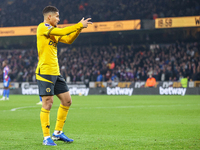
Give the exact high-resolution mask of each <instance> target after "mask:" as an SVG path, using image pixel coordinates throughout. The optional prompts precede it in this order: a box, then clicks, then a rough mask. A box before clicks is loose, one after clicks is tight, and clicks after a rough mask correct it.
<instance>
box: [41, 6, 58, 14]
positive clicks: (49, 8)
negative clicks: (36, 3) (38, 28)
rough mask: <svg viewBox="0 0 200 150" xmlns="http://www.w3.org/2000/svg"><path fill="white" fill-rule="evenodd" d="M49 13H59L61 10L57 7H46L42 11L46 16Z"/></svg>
mask: <svg viewBox="0 0 200 150" xmlns="http://www.w3.org/2000/svg"><path fill="white" fill-rule="evenodd" d="M49 12H59V10H58V9H57V8H56V7H55V6H46V7H45V8H44V9H43V11H42V14H43V15H44V14H46V13H49Z"/></svg>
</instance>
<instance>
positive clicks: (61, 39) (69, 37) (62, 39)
mask: <svg viewBox="0 0 200 150" xmlns="http://www.w3.org/2000/svg"><path fill="white" fill-rule="evenodd" d="M80 33H81V30H77V31H75V32H73V33H71V34H69V35H65V36H60V37H59V38H58V42H62V43H66V44H72V43H73V42H74V41H75V39H76V38H77V37H78V36H79V34H80Z"/></svg>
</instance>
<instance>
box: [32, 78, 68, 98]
mask: <svg viewBox="0 0 200 150" xmlns="http://www.w3.org/2000/svg"><path fill="white" fill-rule="evenodd" d="M36 76H37V75H36ZM38 76H40V78H42V79H41V80H39V79H37V84H38V87H39V95H40V96H43V95H58V94H61V93H65V92H68V91H69V88H68V86H67V84H66V82H65V79H64V78H63V77H62V76H61V75H59V76H52V75H41V74H38Z"/></svg>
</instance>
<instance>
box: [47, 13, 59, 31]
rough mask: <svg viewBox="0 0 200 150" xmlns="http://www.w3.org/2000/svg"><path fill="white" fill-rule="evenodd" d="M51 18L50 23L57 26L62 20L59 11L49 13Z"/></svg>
mask: <svg viewBox="0 0 200 150" xmlns="http://www.w3.org/2000/svg"><path fill="white" fill-rule="evenodd" d="M49 20H50V24H51V25H52V26H54V27H56V26H57V25H58V22H59V21H60V18H59V12H55V13H51V14H50V15H49Z"/></svg>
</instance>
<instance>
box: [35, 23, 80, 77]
mask: <svg viewBox="0 0 200 150" xmlns="http://www.w3.org/2000/svg"><path fill="white" fill-rule="evenodd" d="M82 28H83V25H82V23H78V24H75V25H73V26H69V27H65V28H56V27H53V26H51V25H50V24H47V23H44V22H43V23H40V24H39V25H38V28H37V50H38V58H39V61H38V65H37V68H36V71H35V73H36V74H42V75H60V69H59V64H58V57H57V43H58V42H59V41H60V42H63V43H66V44H71V43H72V42H73V41H74V40H75V39H76V38H77V36H78V35H79V34H80V32H81V29H82Z"/></svg>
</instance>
